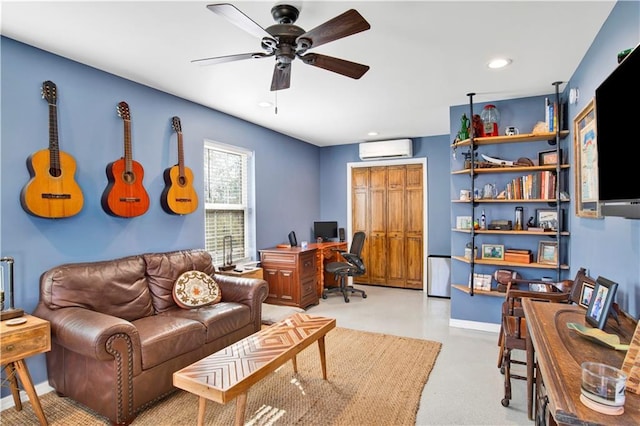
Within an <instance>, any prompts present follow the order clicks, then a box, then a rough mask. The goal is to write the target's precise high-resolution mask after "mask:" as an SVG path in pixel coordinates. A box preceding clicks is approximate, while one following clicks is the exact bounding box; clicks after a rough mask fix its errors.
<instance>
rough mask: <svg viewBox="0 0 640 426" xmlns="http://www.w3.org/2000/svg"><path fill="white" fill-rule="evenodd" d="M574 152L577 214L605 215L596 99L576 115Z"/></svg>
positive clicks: (574, 120) (591, 216)
mask: <svg viewBox="0 0 640 426" xmlns="http://www.w3.org/2000/svg"><path fill="white" fill-rule="evenodd" d="M573 155H574V158H573V160H574V165H573V170H574V182H575V196H576V202H575V205H576V216H580V217H590V218H601V217H602V215H601V214H600V207H599V204H598V139H597V131H596V110H595V99H591V101H589V103H588V104H587V105H586V106H585V107H584V109H583V110H582V111H580V112H579V113H578V115H576V117H575V118H574V119H573Z"/></svg>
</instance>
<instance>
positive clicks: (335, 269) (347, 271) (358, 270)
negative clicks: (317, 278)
mask: <svg viewBox="0 0 640 426" xmlns="http://www.w3.org/2000/svg"><path fill="white" fill-rule="evenodd" d="M365 238H366V235H365V233H364V232H356V233H355V234H353V241H351V249H350V250H349V252H348V253H347V252H340V254H341V255H342V257H343V258H344V259H345V260H346V262H330V263H328V264H327V266H325V268H324V270H325V271H327V272H328V273H330V274H333V275H334V276H335V279H336V281H338V280H339V282H340V286H337V287H328V288H325V289H324V291H323V292H322V298H323V299H326V298H327V293H338V292H339V293H342V295H343V296H344V301H345V302H346V303H349V292H351V294H353V293H360V294H362V298H363V299H366V298H367V293H365V292H364V290H360V289H357V288H354V287H353V286H352V285H347V277H357V276H360V275H363V274H364V273H365V272H367V270H366V268H365V266H364V262H363V261H362V258H361V257H360V255H361V253H362V247H363V246H364V240H365Z"/></svg>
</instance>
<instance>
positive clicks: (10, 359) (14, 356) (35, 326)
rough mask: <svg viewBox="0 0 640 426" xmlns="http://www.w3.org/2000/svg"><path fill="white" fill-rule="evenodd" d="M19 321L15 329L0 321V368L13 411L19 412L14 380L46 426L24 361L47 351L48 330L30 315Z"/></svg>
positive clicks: (20, 408)
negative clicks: (11, 397)
mask: <svg viewBox="0 0 640 426" xmlns="http://www.w3.org/2000/svg"><path fill="white" fill-rule="evenodd" d="M20 318H24V319H25V320H26V321H25V322H24V323H22V324H18V325H8V324H7V322H9V324H11V322H10V321H12V320H6V321H0V365H2V368H3V369H4V370H5V372H6V377H7V381H8V382H9V386H10V388H11V394H12V395H13V402H14V403H15V406H16V410H18V411H20V410H22V401H21V400H20V389H19V388H18V380H17V379H18V378H20V382H21V383H22V386H23V387H24V390H25V392H26V393H27V396H28V397H29V400H30V401H31V405H32V406H33V411H34V412H35V413H36V416H37V417H38V420H39V421H40V424H41V425H43V426H44V425H47V419H46V417H45V416H44V411H42V406H41V405H40V400H39V399H38V394H37V393H36V390H35V388H34V387H33V382H32V381H31V375H30V374H29V369H28V368H27V364H26V363H25V359H26V358H28V357H30V356H33V355H37V354H40V353H44V352H48V351H50V350H51V326H50V324H49V321H45V320H43V319H41V318H38V317H34V316H32V315H24V316H22V317H20ZM20 318H14V319H13V320H14V321H15V320H18V319H20Z"/></svg>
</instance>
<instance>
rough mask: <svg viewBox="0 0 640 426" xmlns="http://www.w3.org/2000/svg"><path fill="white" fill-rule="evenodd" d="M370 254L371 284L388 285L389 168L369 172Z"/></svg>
mask: <svg viewBox="0 0 640 426" xmlns="http://www.w3.org/2000/svg"><path fill="white" fill-rule="evenodd" d="M369 173H370V174H369V179H370V180H369V206H368V214H369V233H368V234H367V238H368V239H369V253H368V256H367V262H368V263H365V265H366V266H367V267H368V270H369V282H370V283H372V284H385V285H386V284H387V264H386V263H387V262H386V260H387V168H386V167H371V169H370V172H369Z"/></svg>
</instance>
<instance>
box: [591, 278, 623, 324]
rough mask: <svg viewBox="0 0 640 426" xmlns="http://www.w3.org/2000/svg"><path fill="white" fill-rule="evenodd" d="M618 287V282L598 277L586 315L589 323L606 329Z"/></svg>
mask: <svg viewBox="0 0 640 426" xmlns="http://www.w3.org/2000/svg"><path fill="white" fill-rule="evenodd" d="M617 289H618V283H614V282H613V281H610V280H608V279H606V278H603V277H598V278H597V279H596V286H595V288H594V289H593V293H592V294H591V300H590V301H589V307H588V308H587V314H586V316H585V320H586V321H587V323H589V324H591V325H592V326H594V327H597V328H599V329H600V330H603V329H604V325H605V324H606V322H607V317H608V316H609V310H610V309H611V304H612V303H613V298H614V297H615V295H616V290H617Z"/></svg>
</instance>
